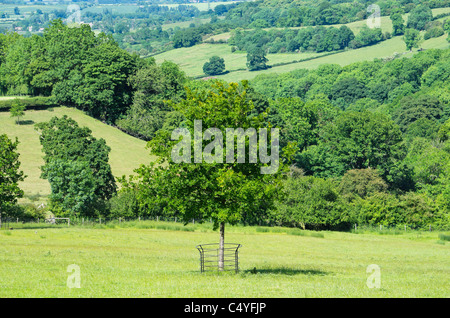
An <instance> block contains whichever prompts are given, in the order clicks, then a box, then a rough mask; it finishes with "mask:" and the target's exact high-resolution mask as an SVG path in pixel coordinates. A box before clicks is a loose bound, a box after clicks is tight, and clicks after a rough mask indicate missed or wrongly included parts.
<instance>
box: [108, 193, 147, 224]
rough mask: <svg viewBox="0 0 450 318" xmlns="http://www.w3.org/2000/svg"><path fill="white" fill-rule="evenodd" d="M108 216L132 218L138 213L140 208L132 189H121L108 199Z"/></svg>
mask: <svg viewBox="0 0 450 318" xmlns="http://www.w3.org/2000/svg"><path fill="white" fill-rule="evenodd" d="M109 205H110V216H111V217H113V218H118V217H122V218H123V217H126V218H134V217H138V216H139V215H140V212H141V209H140V207H139V202H138V200H137V197H136V193H135V192H134V191H132V190H127V191H122V192H120V193H118V194H117V195H116V196H114V197H112V198H111V199H110V200H109Z"/></svg>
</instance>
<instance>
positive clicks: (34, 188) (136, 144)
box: [0, 107, 154, 201]
mask: <svg viewBox="0 0 450 318" xmlns="http://www.w3.org/2000/svg"><path fill="white" fill-rule="evenodd" d="M64 115H67V116H69V117H71V118H73V119H74V120H75V121H76V122H78V124H79V125H80V126H83V127H88V128H89V129H91V130H92V134H93V136H94V137H96V138H103V139H105V141H106V144H107V145H108V146H109V147H110V148H111V152H110V154H109V163H110V165H111V169H112V172H113V175H114V176H115V177H121V176H122V175H130V174H133V170H134V169H136V168H138V167H139V165H141V164H148V163H149V162H150V161H151V160H153V159H154V158H153V159H152V157H151V156H150V151H149V150H148V149H146V142H145V141H143V140H140V139H137V138H134V137H131V136H129V135H127V134H125V133H124V132H122V131H120V130H119V129H117V128H115V127H112V126H108V125H106V124H104V123H102V122H101V121H99V120H97V119H94V118H92V117H90V116H88V115H86V114H84V113H83V112H82V111H80V110H78V109H75V108H68V107H55V108H50V109H48V110H37V111H35V110H27V111H25V116H24V117H23V118H21V124H20V125H17V124H16V123H15V119H14V118H11V117H10V113H9V112H0V134H7V135H8V137H9V138H15V137H17V138H18V140H19V142H20V143H19V146H18V152H19V154H20V157H19V161H20V162H21V166H20V168H21V170H23V171H24V173H25V175H27V177H26V178H25V180H24V181H23V182H21V183H20V184H19V186H20V187H21V189H23V190H24V192H25V198H24V199H23V200H22V201H24V200H27V198H28V197H31V196H35V197H36V196H41V197H44V198H45V197H46V196H48V195H49V194H50V185H49V183H48V181H47V180H44V179H41V178H40V175H41V169H40V167H41V166H42V165H43V164H44V160H43V159H42V157H43V155H44V154H43V152H42V150H41V144H40V142H39V134H38V132H37V131H36V130H35V129H34V125H35V124H37V123H39V122H44V121H49V120H50V119H51V118H52V117H54V116H56V117H62V116H64Z"/></svg>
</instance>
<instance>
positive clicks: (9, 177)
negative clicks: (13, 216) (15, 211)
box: [0, 135, 25, 220]
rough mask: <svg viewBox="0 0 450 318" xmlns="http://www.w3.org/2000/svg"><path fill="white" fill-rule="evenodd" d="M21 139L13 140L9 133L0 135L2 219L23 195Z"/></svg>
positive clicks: (0, 199)
mask: <svg viewBox="0 0 450 318" xmlns="http://www.w3.org/2000/svg"><path fill="white" fill-rule="evenodd" d="M18 144H19V141H18V140H17V139H16V140H15V141H11V140H10V139H9V138H8V136H7V135H0V220H1V216H2V213H5V212H6V213H8V210H9V209H10V208H11V207H12V206H13V205H14V204H15V203H16V202H17V199H18V198H21V197H22V196H23V190H22V189H20V187H19V182H20V181H23V180H24V178H25V176H24V173H23V172H22V171H20V170H19V168H20V161H19V153H18V152H17V145H18Z"/></svg>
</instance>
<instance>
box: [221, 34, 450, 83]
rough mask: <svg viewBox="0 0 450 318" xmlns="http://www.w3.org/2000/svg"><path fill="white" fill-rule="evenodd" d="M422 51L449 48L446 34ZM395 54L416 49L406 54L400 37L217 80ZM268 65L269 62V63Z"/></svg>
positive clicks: (425, 44)
mask: <svg viewBox="0 0 450 318" xmlns="http://www.w3.org/2000/svg"><path fill="white" fill-rule="evenodd" d="M421 47H422V48H423V49H432V48H436V49H446V48H448V47H449V43H448V42H447V34H445V35H443V36H441V37H439V38H433V39H429V40H427V41H424V42H423V43H422V44H421ZM395 53H402V54H403V55H402V56H411V55H412V54H416V53H417V49H414V50H413V52H412V53H411V52H409V51H408V52H407V51H406V47H405V43H404V42H403V40H402V38H401V37H394V38H391V39H389V40H386V41H383V42H380V43H378V44H377V45H372V46H368V47H363V48H359V49H356V50H348V51H346V52H341V53H336V54H333V55H328V56H324V57H319V58H317V59H313V60H309V61H305V62H300V63H294V64H288V65H283V66H277V67H273V68H270V69H267V70H261V71H253V72H250V71H248V70H243V71H236V72H231V73H228V74H225V75H219V76H217V78H220V79H223V80H226V81H240V80H243V79H252V78H255V77H256V76H258V75H260V74H268V73H286V72H290V71H293V70H296V69H302V68H304V69H315V68H317V67H318V66H320V65H322V64H339V65H341V66H345V65H348V64H351V63H354V62H361V61H372V60H373V59H376V58H386V57H389V56H393V55H394V54H395ZM269 64H270V62H269Z"/></svg>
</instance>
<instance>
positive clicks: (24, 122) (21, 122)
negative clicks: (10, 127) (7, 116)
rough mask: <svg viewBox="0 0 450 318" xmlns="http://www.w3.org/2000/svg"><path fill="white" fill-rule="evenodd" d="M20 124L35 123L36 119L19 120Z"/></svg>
mask: <svg viewBox="0 0 450 318" xmlns="http://www.w3.org/2000/svg"><path fill="white" fill-rule="evenodd" d="M18 124H19V125H34V121H33V120H30V119H29V120H19V122H18Z"/></svg>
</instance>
